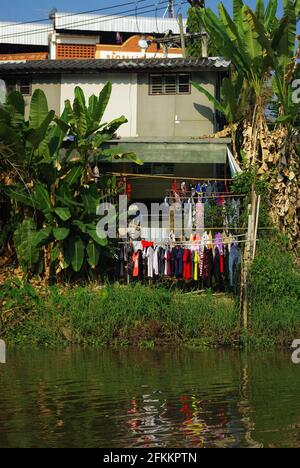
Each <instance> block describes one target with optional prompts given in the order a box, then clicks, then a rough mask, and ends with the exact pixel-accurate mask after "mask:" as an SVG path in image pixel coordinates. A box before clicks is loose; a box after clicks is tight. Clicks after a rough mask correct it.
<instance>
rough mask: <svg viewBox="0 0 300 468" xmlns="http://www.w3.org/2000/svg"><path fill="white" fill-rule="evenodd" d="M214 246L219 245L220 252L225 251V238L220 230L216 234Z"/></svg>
mask: <svg viewBox="0 0 300 468" xmlns="http://www.w3.org/2000/svg"><path fill="white" fill-rule="evenodd" d="M214 246H215V247H218V249H219V252H220V253H223V238H222V234H221V233H220V232H217V234H216V235H215V238H214Z"/></svg>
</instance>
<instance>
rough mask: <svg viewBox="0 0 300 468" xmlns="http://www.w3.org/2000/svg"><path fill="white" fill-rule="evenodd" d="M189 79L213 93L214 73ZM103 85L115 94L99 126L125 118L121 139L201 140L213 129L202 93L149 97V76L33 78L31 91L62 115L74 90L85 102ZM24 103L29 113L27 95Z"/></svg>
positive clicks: (44, 76) (118, 75)
mask: <svg viewBox="0 0 300 468" xmlns="http://www.w3.org/2000/svg"><path fill="white" fill-rule="evenodd" d="M192 80H193V81H196V82H198V83H201V84H202V85H203V86H204V87H205V88H206V89H207V90H208V91H210V92H211V93H215V88H216V80H217V74H216V73H213V72H198V73H192ZM107 81H111V82H112V83H113V91H112V97H111V99H110V102H109V105H108V108H107V110H106V112H105V115H104V119H103V122H108V121H111V120H113V119H115V118H118V117H120V116H121V115H124V116H125V117H126V118H127V119H128V123H127V124H125V125H123V126H122V127H120V129H119V131H118V134H119V136H121V137H137V136H139V137H193V136H198V137H201V136H204V135H209V134H211V133H213V132H214V131H215V130H216V125H215V115H214V109H213V106H212V104H211V103H210V101H209V100H208V99H207V98H206V97H205V96H204V95H203V94H201V93H199V92H198V91H197V90H196V89H195V88H193V87H192V89H191V94H184V95H169V96H151V95H150V94H149V73H139V74H138V75H137V74H136V73H102V74H101V73H98V74H85V75H84V74H80V75H79V74H76V75H75V74H74V75H70V74H63V75H62V76H56V75H48V76H46V75H41V76H39V75H35V76H34V77H33V83H32V91H33V92H34V91H35V89H38V88H40V89H42V90H43V91H44V92H45V94H46V96H47V98H48V103H49V109H54V110H55V112H56V113H57V114H61V113H62V111H63V109H64V102H65V100H66V99H70V100H71V101H73V99H74V89H75V87H76V86H80V87H81V88H82V89H83V91H84V93H85V96H86V98H87V99H88V98H89V97H90V96H91V95H92V94H96V95H98V94H99V92H100V91H101V89H102V88H103V86H104V84H105V83H107ZM26 104H27V106H26V107H27V114H28V110H29V104H30V97H26Z"/></svg>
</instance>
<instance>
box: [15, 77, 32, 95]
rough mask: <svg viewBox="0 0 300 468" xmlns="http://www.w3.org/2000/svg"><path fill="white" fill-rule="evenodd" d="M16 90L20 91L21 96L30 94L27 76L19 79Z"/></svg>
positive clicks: (29, 81) (29, 83)
mask: <svg viewBox="0 0 300 468" xmlns="http://www.w3.org/2000/svg"><path fill="white" fill-rule="evenodd" d="M17 87H18V91H20V93H21V94H23V96H31V80H29V79H28V78H23V79H21V80H20V81H19V82H18V84H17Z"/></svg>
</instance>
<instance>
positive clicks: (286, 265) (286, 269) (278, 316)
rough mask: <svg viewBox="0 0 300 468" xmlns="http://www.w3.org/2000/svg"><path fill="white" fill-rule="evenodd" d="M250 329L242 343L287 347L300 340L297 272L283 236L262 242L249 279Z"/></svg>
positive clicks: (299, 296)
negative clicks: (295, 340)
mask: <svg viewBox="0 0 300 468" xmlns="http://www.w3.org/2000/svg"><path fill="white" fill-rule="evenodd" d="M249 290H250V300H251V317H250V320H251V327H250V330H249V332H248V334H245V335H244V337H243V338H244V341H245V343H246V344H250V345H252V346H258V347H261V345H262V344H264V345H265V346H274V345H275V344H276V345H282V346H290V345H291V343H292V341H293V340H294V339H299V338H300V273H299V269H298V268H296V266H295V258H294V256H293V255H292V253H291V252H290V251H289V250H288V245H287V241H286V239H285V237H284V236H281V235H276V236H274V235H273V236H271V237H269V238H266V239H264V240H262V241H261V242H260V243H259V251H258V255H257V256H256V258H255V260H254V262H253V264H252V268H251V274H250V278H249Z"/></svg>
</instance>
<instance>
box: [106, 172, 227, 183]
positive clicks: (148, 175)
mask: <svg viewBox="0 0 300 468" xmlns="http://www.w3.org/2000/svg"><path fill="white" fill-rule="evenodd" d="M106 174H109V175H112V176H115V177H127V178H141V179H158V180H175V179H179V180H185V181H186V180H189V181H197V182H198V181H199V182H200V181H202V180H203V181H208V182H209V181H215V182H231V181H232V180H233V179H227V178H226V179H220V178H216V177H212V178H209V177H201V178H197V177H190V176H189V177H183V176H164V175H151V174H131V173H125V172H124V173H122V172H107V173H106Z"/></svg>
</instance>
